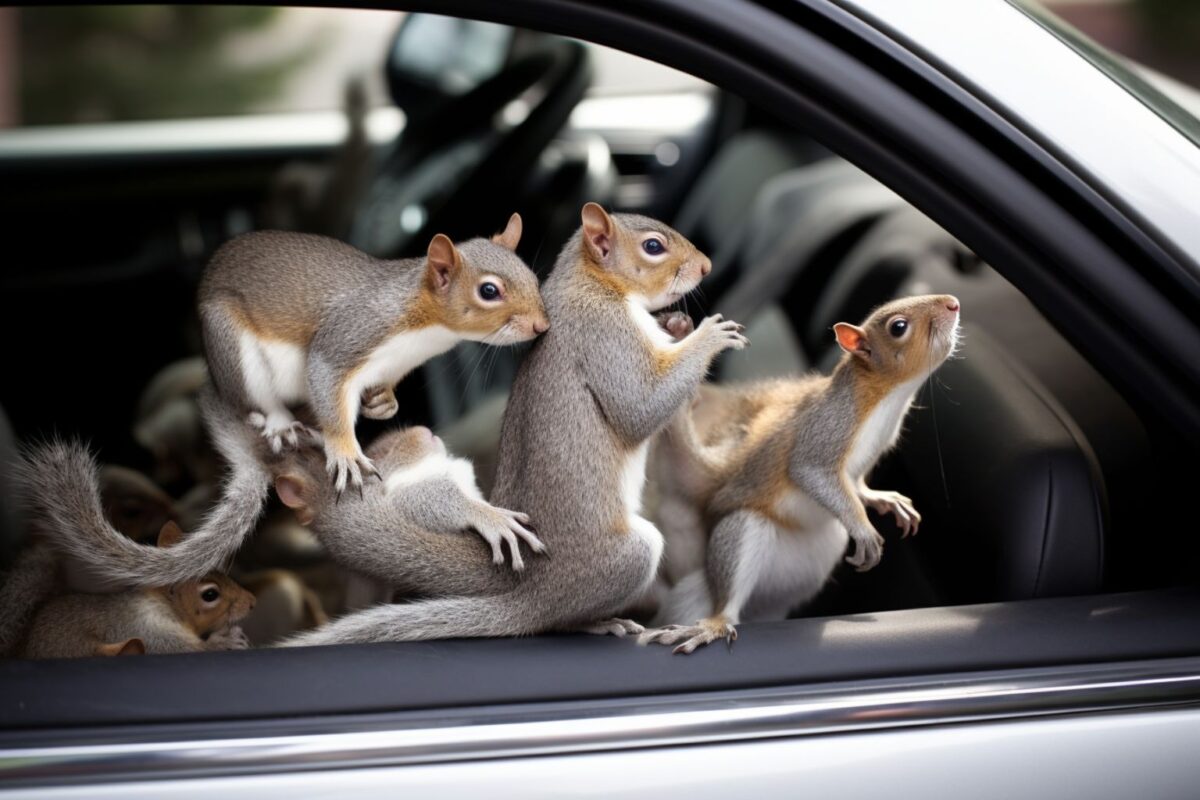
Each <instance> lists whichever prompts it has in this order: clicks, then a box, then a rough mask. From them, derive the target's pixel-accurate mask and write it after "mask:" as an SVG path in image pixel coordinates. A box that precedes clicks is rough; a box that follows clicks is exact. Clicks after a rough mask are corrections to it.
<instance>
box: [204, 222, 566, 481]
mask: <svg viewBox="0 0 1200 800" xmlns="http://www.w3.org/2000/svg"><path fill="white" fill-rule="evenodd" d="M520 238H521V217H520V216H519V215H518V214H513V215H512V217H511V218H510V219H509V221H508V226H507V227H506V228H505V229H504V231H503V232H502V233H499V234H496V235H495V236H494V237H492V239H491V240H490V241H489V240H487V239H482V238H480V239H472V240H470V241H467V242H464V243H462V244H460V245H458V246H455V245H454V243H452V242H451V241H450V239H448V238H447V237H446V236H444V235H442V234H438V235H437V236H434V237H433V240H432V241H431V242H430V243H429V248H428V253H427V255H426V257H425V258H423V259H422V258H411V259H402V260H398V261H384V260H380V259H377V258H374V257H372V256H369V255H367V254H366V253H363V252H361V251H359V250H357V249H355V248H353V247H351V246H350V245H348V244H344V243H342V242H339V241H336V240H334V239H329V238H325V237H323V236H315V235H312V234H302V233H283V232H277V231H260V232H255V233H247V234H244V235H242V236H239V237H237V238H236V239H233V240H231V241H229V242H227V243H226V244H225V245H223V246H222V247H221V248H220V249H219V250H218V251H217V252H216V254H215V255H214V256H213V258H212V261H211V262H210V263H209V265H208V269H207V270H206V271H205V273H204V276H203V278H202V279H201V281H200V291H199V303H200V321H201V325H202V327H203V334H204V351H205V354H206V356H207V358H208V367H209V372H210V374H211V376H212V380H213V382H214V383H215V384H216V387H217V390H218V392H219V393H220V395H221V397H222V398H223V399H224V400H225V401H226V402H227V403H230V404H231V405H232V406H234V408H235V409H236V410H237V411H238V412H239V413H241V414H244V415H247V416H245V418H246V419H247V420H248V421H250V423H251V424H252V425H254V426H255V427H257V428H259V429H260V430H261V432H262V436H263V437H264V438H265V439H266V440H267V441H268V442H269V443H270V445H271V447H272V449H274V450H275V451H276V452H278V451H280V450H281V449H282V447H283V445H284V444H287V445H290V446H296V445H297V444H298V442H299V439H300V437H301V436H303V435H311V434H312V433H313V431H312V430H311V429H309V428H308V427H307V426H305V425H304V424H303V423H301V422H300V421H298V420H297V419H296V418H295V417H294V416H293V415H292V412H291V411H290V410H289V406H294V405H297V404H300V403H308V404H309V405H310V406H311V408H312V412H313V416H314V417H315V419H316V421H317V423H318V425H319V427H320V433H321V435H322V436H323V438H324V445H325V456H326V466H327V468H328V471H329V473H330V475H331V476H332V478H333V482H334V484H335V486H336V487H337V489H338V491H339V492H341V491H342V490H344V489H345V487H346V484H347V482H349V483H350V484H352V485H353V486H355V487H356V488H358V487H361V486H362V480H363V471H364V470H365V471H366V472H367V473H375V474H377V473H376V471H375V469H374V467H373V466H372V465H371V462H370V460H369V459H368V458H367V457H366V456H365V455H364V454H363V452H362V449H361V448H360V447H359V444H358V440H357V439H356V438H355V435H354V423H355V421H356V420H357V419H358V415H359V414H360V413H361V414H362V415H363V416H366V417H369V418H371V419H389V418H391V417H392V416H393V415H395V413H396V411H397V410H398V406H397V403H396V395H395V393H394V391H393V388H394V387H395V385H396V384H397V383H398V382H399V381H400V379H401V378H403V377H404V376H405V375H407V374H408V373H409V372H411V371H412V370H413V369H415V368H416V367H418V366H420V365H421V364H423V363H424V362H425V361H427V360H428V359H430V358H432V357H433V356H436V355H439V354H441V353H444V352H446V351H447V350H449V349H450V348H451V347H453V346H454V345H455V344H457V343H458V342H459V341H462V340H463V339H471V340H474V341H480V342H485V343H488V344H514V343H517V342H522V341H526V340H528V339H532V338H534V337H535V336H537V335H538V334H540V333H542V332H544V331H545V330H546V328H547V327H548V325H549V322H548V321H547V320H546V313H545V310H544V309H543V307H542V301H541V297H540V295H539V294H538V282H537V277H536V276H535V275H534V274H533V272H532V271H531V270H530V269H529V267H528V266H526V265H525V263H524V262H523V261H521V259H520V258H519V257H518V256H517V255H516V253H515V252H513V251H514V250H515V249H516V247H517V243H518V242H519V241H520Z"/></svg>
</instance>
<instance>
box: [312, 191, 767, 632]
mask: <svg viewBox="0 0 1200 800" xmlns="http://www.w3.org/2000/svg"><path fill="white" fill-rule="evenodd" d="M581 217H582V222H583V225H582V227H581V228H580V230H579V231H578V232H577V233H576V234H575V235H574V236H573V237H572V238H571V239H570V240H569V241H568V242H567V244H566V246H565V247H564V248H563V251H562V253H561V254H560V255H559V257H558V261H557V263H556V264H555V267H554V270H553V272H552V273H551V275H550V276H549V278H548V279H547V280H546V283H545V286H544V287H543V297H544V298H545V302H546V309H547V311H548V312H549V315H550V321H551V323H552V324H551V327H550V330H549V332H548V333H546V335H545V336H543V337H541V338H540V339H539V340H538V341H537V342H536V343H535V344H534V346H533V349H532V350H531V351H530V353H529V354H528V355H527V356H526V358H525V360H524V362H523V363H522V364H521V367H520V370H519V371H518V373H517V378H516V383H515V385H514V387H513V392H512V395H511V398H510V400H509V404H508V408H507V410H506V412H505V416H504V423H503V426H502V430H501V437H500V451H499V464H498V471H497V478H496V486H495V490H494V491H493V495H492V498H491V499H492V502H493V503H497V504H498V505H500V506H504V507H506V508H520V509H522V510H523V511H527V512H528V513H529V514H531V515H532V516H533V518H534V519H536V520H537V524H538V528H537V532H538V535H539V536H540V537H542V538H543V539H544V540H545V542H546V544H547V546H548V547H549V550H550V556H549V557H548V558H544V559H537V560H535V561H532V562H530V564H529V566H528V568H527V569H526V570H525V572H524V573H523V574H522V575H521V576H520V580H514V579H513V576H510V575H505V576H503V578H504V580H503V581H500V582H497V581H496V573H495V572H494V571H493V572H489V571H487V570H483V569H473V570H471V571H470V572H467V573H464V572H463V570H462V567H461V564H462V558H463V557H462V554H461V553H459V552H454V553H452V554H450V555H448V556H447V555H444V554H442V553H440V552H439V551H437V550H435V549H433V548H430V549H429V550H428V551H427V552H426V553H425V554H424V555H425V557H426V558H427V559H428V563H429V565H430V566H429V567H427V568H432V567H433V565H437V566H440V567H442V568H445V569H447V570H450V569H455V568H457V569H458V570H459V573H462V580H463V582H464V586H463V589H464V590H465V591H460V592H457V593H455V594H453V595H452V594H451V593H450V592H448V591H442V592H439V593H438V594H440V595H441V596H440V597H437V598H434V599H427V600H419V601H417V602H412V603H404V604H398V605H383V606H378V607H376V608H372V609H367V610H365V611H362V612H358V613H354V614H350V615H347V616H345V617H342V618H341V619H338V620H335V621H333V622H331V623H330V624H329V625H327V626H325V627H324V628H322V629H319V630H316V631H312V632H310V633H307V634H304V635H303V636H301V637H298V638H297V639H294V640H293V642H292V643H294V644H333V643H346V642H371V641H399V640H413V639H432V638H450V637H462V636H519V635H524V634H533V633H539V632H543V631H551V630H583V631H588V632H591V633H612V634H616V635H625V634H627V633H638V632H640V631H641V630H642V628H641V626H640V625H637V624H636V623H633V622H630V621H628V620H622V619H615V618H613V615H614V614H616V613H617V612H618V611H619V610H620V609H621V608H623V607H624V606H625V605H626V604H627V603H628V602H629V601H630V600H631V599H632V598H634V597H636V596H637V595H639V594H640V593H641V592H642V590H643V589H644V587H645V586H646V585H647V584H649V582H650V581H651V580H652V578H653V577H654V574H655V571H656V569H657V568H658V559H659V556H660V554H661V552H662V536H661V534H659V532H658V530H657V529H656V528H655V527H654V526H653V525H652V524H651V523H650V522H649V521H647V520H646V519H644V518H642V517H641V516H640V515H639V510H640V503H641V492H642V484H643V481H644V478H645V474H644V470H645V458H646V448H647V444H648V441H649V439H650V437H651V436H653V435H654V434H655V433H656V432H657V431H658V430H659V429H660V428H662V427H663V426H664V425H665V424H666V423H667V422H668V421H669V420H670V419H671V417H672V416H673V415H674V414H675V412H676V411H677V410H678V409H679V408H680V406H682V405H683V404H684V403H686V402H687V400H688V398H690V397H691V396H692V395H693V394H694V393H695V391H696V387H697V386H699V384H700V382H701V381H702V380H703V379H704V375H705V373H706V372H707V371H708V368H709V365H710V363H711V362H712V360H713V358H714V357H715V356H716V355H717V354H718V353H720V352H722V351H723V350H726V349H729V348H738V349H740V348H742V347H745V346H746V344H747V341H746V339H745V337H744V336H743V335H742V326H740V325H738V324H737V323H734V322H731V321H727V320H722V319H721V318H720V317H719V316H718V317H709V318H707V319H705V320H704V321H703V322H702V323H701V324H700V325H699V327H697V328H696V330H695V331H693V332H692V333H691V334H689V335H687V336H686V337H685V338H684V339H682V340H681V341H675V339H674V338H673V337H672V336H671V334H669V333H668V332H667V331H666V330H664V329H663V327H661V325H660V321H659V320H656V319H655V317H653V316H652V312H654V311H656V310H658V309H661V308H664V307H666V306H668V305H670V304H672V303H674V302H675V301H677V300H679V299H680V298H681V297H683V296H684V295H685V294H687V293H688V292H690V291H691V290H692V289H694V288H695V287H696V286H697V284H699V282H700V280H701V278H702V277H703V276H704V275H706V274H708V272H709V271H710V270H711V268H712V267H711V264H710V262H709V260H708V258H707V257H706V256H705V255H703V254H702V253H700V252H699V251H698V250H696V248H695V247H694V246H693V245H692V244H691V243H690V242H688V241H687V240H686V239H685V238H684V237H683V236H681V235H680V234H679V233H677V232H676V231H674V230H672V229H671V228H669V227H667V226H666V225H664V224H662V223H661V222H656V221H655V220H652V219H647V218H646V217H640V216H635V215H627V214H614V215H609V214H608V213H606V212H605V211H604V209H602V208H601V207H600V206H598V205H596V204H595V203H588V204H587V205H585V206H584V207H583V210H582V213H581ZM663 324H665V323H663ZM375 538H378V539H382V538H383V535H382V534H379V533H377V534H375ZM406 552H411V550H408V551H406ZM456 564H457V565H458V566H457V567H456V566H455V565H456Z"/></svg>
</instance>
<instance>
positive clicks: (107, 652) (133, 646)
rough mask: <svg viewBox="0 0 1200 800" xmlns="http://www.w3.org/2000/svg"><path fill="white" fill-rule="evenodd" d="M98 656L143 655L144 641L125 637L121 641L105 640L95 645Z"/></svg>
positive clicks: (144, 651)
mask: <svg viewBox="0 0 1200 800" xmlns="http://www.w3.org/2000/svg"><path fill="white" fill-rule="evenodd" d="M96 655H98V656H144V655H146V643H145V642H143V641H142V640H141V639H137V638H134V639H126V640H125V641H123V642H107V643H105V644H98V645H96Z"/></svg>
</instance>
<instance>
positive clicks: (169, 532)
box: [155, 519, 183, 547]
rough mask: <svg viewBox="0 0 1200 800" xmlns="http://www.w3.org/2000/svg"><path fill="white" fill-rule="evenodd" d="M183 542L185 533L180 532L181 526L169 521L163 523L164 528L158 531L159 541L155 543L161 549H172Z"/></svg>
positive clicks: (171, 520)
mask: <svg viewBox="0 0 1200 800" xmlns="http://www.w3.org/2000/svg"><path fill="white" fill-rule="evenodd" d="M181 541H183V531H182V530H180V528H179V524H178V523H176V522H175V520H173V519H169V520H167V521H166V522H164V523H163V526H162V527H161V528H160V529H159V531H158V540H157V541H156V542H155V544H157V545H158V546H159V547H171V546H173V545H177V544H179V543H180V542H181Z"/></svg>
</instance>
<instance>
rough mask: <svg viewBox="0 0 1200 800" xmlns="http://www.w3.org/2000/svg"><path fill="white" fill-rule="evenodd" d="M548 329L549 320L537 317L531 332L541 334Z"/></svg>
mask: <svg viewBox="0 0 1200 800" xmlns="http://www.w3.org/2000/svg"><path fill="white" fill-rule="evenodd" d="M548 330H550V320H547V319H539V320H537V321H535V322H534V323H533V332H534V333H538V334H541V333H545V332H546V331H548Z"/></svg>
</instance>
